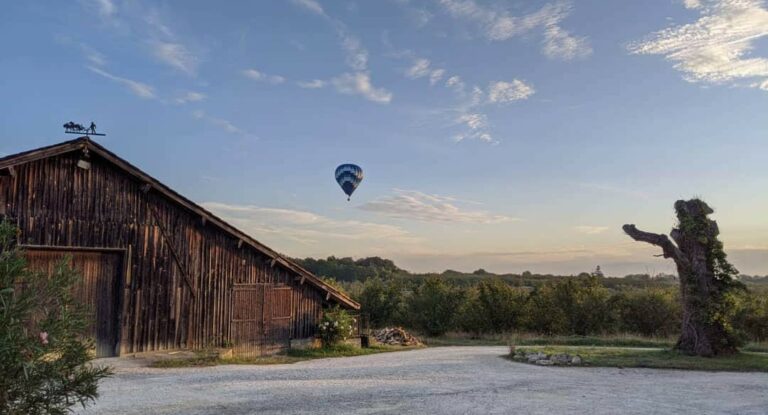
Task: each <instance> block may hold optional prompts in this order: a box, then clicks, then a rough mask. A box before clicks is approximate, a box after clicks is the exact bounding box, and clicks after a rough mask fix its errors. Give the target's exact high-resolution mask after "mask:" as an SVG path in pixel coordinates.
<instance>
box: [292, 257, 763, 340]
mask: <svg viewBox="0 0 768 415" xmlns="http://www.w3.org/2000/svg"><path fill="white" fill-rule="evenodd" d="M299 261H300V262H301V263H302V265H303V266H305V267H306V268H308V269H309V270H311V271H312V272H314V273H315V274H317V275H320V276H323V277H324V278H326V279H328V280H329V282H332V283H333V284H335V285H337V286H339V287H340V288H342V289H343V290H345V291H346V292H347V293H348V294H349V295H351V296H352V297H353V298H354V299H355V300H357V301H359V302H360V304H361V305H362V312H363V313H365V314H367V315H368V316H369V318H370V322H371V325H372V326H373V327H383V326H388V325H401V326H406V327H409V328H412V329H416V330H419V331H421V332H422V333H425V334H429V335H441V334H444V333H446V332H448V331H462V332H467V333H471V334H475V335H481V334H486V333H503V332H509V331H530V332H536V333H541V334H547V335H584V336H586V335H599V334H610V333H635V334H639V335H643V336H663V337H666V336H671V335H675V334H677V333H678V331H679V328H680V324H681V323H680V306H679V304H678V302H679V292H678V288H677V279H676V277H675V276H671V275H661V276H655V277H651V276H648V275H629V276H626V277H624V278H608V277H604V276H603V275H602V273H601V272H600V270H599V267H598V268H597V269H596V270H595V271H594V272H591V273H581V274H579V275H576V276H555V275H537V274H532V273H530V272H524V273H523V274H519V275H518V274H504V275H496V274H492V273H488V272H485V271H483V270H477V271H475V272H473V273H471V274H466V273H461V272H457V271H446V272H443V273H442V274H412V273H409V272H408V271H405V270H402V269H400V268H398V267H397V266H396V265H395V264H394V263H393V262H392V261H390V260H387V259H382V258H378V257H374V258H365V259H360V260H352V259H351V258H335V257H330V258H328V259H324V260H315V259H305V260H299ZM744 282H745V289H744V290H742V291H740V292H739V293H738V294H736V295H734V297H733V298H732V301H733V307H732V310H730V311H729V314H728V315H727V316H723V317H724V318H727V319H729V320H730V321H731V323H732V324H733V326H734V327H735V328H736V330H737V331H738V332H739V333H740V334H741V336H742V337H743V339H744V340H745V341H746V340H752V341H766V340H768V277H750V278H749V279H747V280H746V281H744Z"/></svg>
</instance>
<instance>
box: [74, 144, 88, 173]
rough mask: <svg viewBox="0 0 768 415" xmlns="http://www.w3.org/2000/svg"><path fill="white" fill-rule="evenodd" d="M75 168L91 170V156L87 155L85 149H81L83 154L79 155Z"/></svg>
mask: <svg viewBox="0 0 768 415" xmlns="http://www.w3.org/2000/svg"><path fill="white" fill-rule="evenodd" d="M77 167H80V168H81V169H83V170H90V169H91V155H90V154H88V148H87V147H86V148H84V149H83V154H82V155H80V159H79V160H77Z"/></svg>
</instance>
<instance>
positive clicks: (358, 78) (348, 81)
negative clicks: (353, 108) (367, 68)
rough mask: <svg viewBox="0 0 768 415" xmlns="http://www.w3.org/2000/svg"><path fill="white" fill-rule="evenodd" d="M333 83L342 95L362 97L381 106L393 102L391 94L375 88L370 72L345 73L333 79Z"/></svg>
mask: <svg viewBox="0 0 768 415" xmlns="http://www.w3.org/2000/svg"><path fill="white" fill-rule="evenodd" d="M331 83H332V84H333V86H335V87H336V90H337V91H339V92H340V93H342V94H348V95H360V96H362V97H363V98H365V99H367V100H369V101H373V102H377V103H379V104H387V103H389V102H390V101H391V100H392V93H391V92H389V91H387V90H386V89H383V88H376V87H374V86H373V84H372V83H371V76H370V74H369V73H368V72H356V73H345V74H342V75H340V76H338V77H336V78H333V79H332V80H331Z"/></svg>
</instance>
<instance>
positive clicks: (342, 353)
mask: <svg viewBox="0 0 768 415" xmlns="http://www.w3.org/2000/svg"><path fill="white" fill-rule="evenodd" d="M412 349H415V347H402V346H387V345H378V344H375V345H371V347H367V348H361V347H355V346H350V345H345V344H342V345H338V346H332V347H321V348H314V349H289V350H288V351H287V352H286V353H284V354H277V355H273V356H261V357H237V356H235V357H219V356H218V354H216V353H213V352H211V351H199V352H196V353H195V356H193V357H188V358H177V359H163V360H157V361H154V362H152V363H151V364H150V365H149V366H150V367H155V368H182V367H204V366H218V365H281V364H291V363H296V362H301V361H305V360H312V359H327V358H332V357H351V356H365V355H370V354H377V353H387V352H399V351H405V350H412Z"/></svg>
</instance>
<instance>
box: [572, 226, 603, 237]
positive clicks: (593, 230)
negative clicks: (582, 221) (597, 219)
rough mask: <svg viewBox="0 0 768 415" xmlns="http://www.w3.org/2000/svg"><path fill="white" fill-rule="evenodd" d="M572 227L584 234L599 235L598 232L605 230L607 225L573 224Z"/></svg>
mask: <svg viewBox="0 0 768 415" xmlns="http://www.w3.org/2000/svg"><path fill="white" fill-rule="evenodd" d="M573 229H574V230H575V231H576V232H579V233H583V234H585V235H599V234H601V233H603V232H605V231H607V230H608V227H607V226H590V225H580V226H574V227H573Z"/></svg>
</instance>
